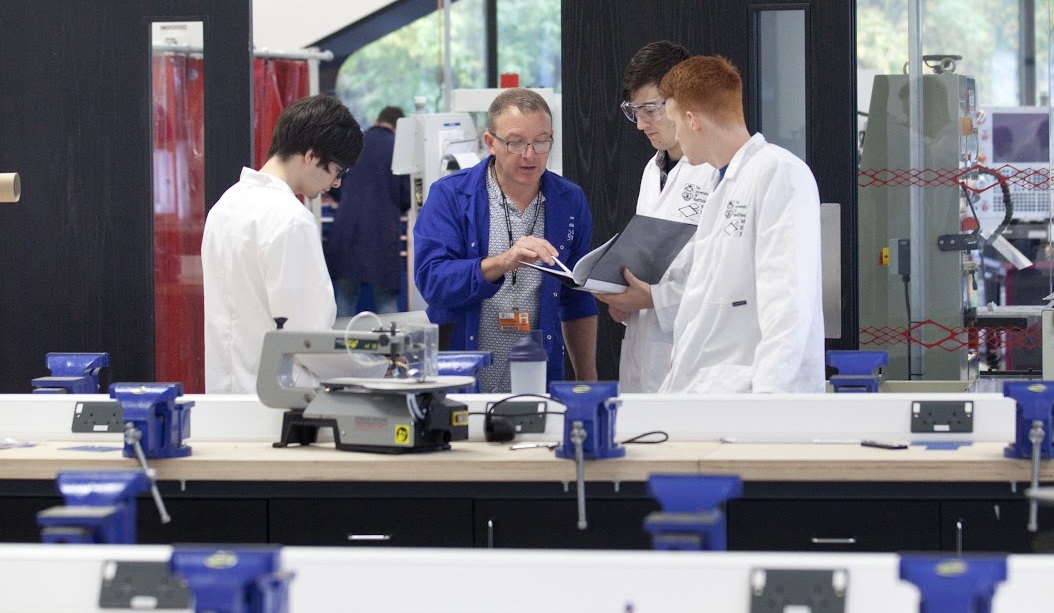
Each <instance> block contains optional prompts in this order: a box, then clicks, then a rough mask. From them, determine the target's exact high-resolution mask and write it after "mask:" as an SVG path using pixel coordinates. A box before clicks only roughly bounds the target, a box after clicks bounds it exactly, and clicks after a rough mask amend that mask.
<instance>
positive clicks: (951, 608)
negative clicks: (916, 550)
mask: <svg viewBox="0 0 1054 613" xmlns="http://www.w3.org/2000/svg"><path fill="white" fill-rule="evenodd" d="M900 578H901V579H903V580H905V581H908V582H910V583H914V584H915V586H916V587H918V588H919V592H920V594H921V596H922V598H921V606H920V607H919V613H960V612H966V611H975V612H976V613H990V611H991V610H992V598H993V597H994V596H995V591H996V589H997V588H998V586H999V584H1000V583H1002V582H1003V581H1006V558H1000V557H996V556H969V557H964V558H941V557H933V556H911V555H902V556H901V557H900Z"/></svg>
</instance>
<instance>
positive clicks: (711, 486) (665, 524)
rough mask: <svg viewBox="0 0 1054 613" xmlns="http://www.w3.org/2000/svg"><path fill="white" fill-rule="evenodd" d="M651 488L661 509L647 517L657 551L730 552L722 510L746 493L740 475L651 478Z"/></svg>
mask: <svg viewBox="0 0 1054 613" xmlns="http://www.w3.org/2000/svg"><path fill="white" fill-rule="evenodd" d="M648 489H649V490H650V491H651V495H652V497H653V498H655V499H656V500H657V501H658V502H659V506H661V507H662V510H661V511H656V512H654V513H650V514H648V516H647V517H645V518H644V529H645V530H646V531H647V532H648V533H649V534H651V538H652V547H653V548H654V549H659V550H698V551H725V550H726V549H728V534H727V533H728V530H727V524H726V518H725V514H724V512H723V511H722V508H721V507H722V505H724V503H725V502H727V501H728V500H730V499H732V498H738V497H739V496H741V495H742V494H743V481H742V479H740V477H739V476H738V475H651V476H650V477H648Z"/></svg>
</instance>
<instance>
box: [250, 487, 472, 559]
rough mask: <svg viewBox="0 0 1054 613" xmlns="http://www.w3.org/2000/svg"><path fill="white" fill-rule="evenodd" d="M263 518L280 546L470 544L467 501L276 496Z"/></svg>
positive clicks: (470, 506) (470, 515)
mask: <svg viewBox="0 0 1054 613" xmlns="http://www.w3.org/2000/svg"><path fill="white" fill-rule="evenodd" d="M269 517H270V532H271V542H272V543H281V544H283V545H332V546H348V545H363V546H371V547H377V546H390V547H471V546H472V502H471V501H470V500H462V499H435V498H407V499H369V498H360V499H346V498H334V499H309V498H289V499H285V498H279V499H272V500H271V501H270V512H269Z"/></svg>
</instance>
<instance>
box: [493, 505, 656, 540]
mask: <svg viewBox="0 0 1054 613" xmlns="http://www.w3.org/2000/svg"><path fill="white" fill-rule="evenodd" d="M658 510H659V505H658V503H656V502H655V501H653V500H638V499H623V500H587V501H586V529H585V530H579V529H578V503H577V502H576V501H575V500H574V499H567V500H479V501H476V530H475V534H476V539H475V540H476V546H477V547H488V546H493V547H527V548H558V549H648V548H650V547H651V538H650V537H649V536H648V534H647V533H646V532H645V531H644V518H645V516H647V515H648V513H651V512H652V511H658Z"/></svg>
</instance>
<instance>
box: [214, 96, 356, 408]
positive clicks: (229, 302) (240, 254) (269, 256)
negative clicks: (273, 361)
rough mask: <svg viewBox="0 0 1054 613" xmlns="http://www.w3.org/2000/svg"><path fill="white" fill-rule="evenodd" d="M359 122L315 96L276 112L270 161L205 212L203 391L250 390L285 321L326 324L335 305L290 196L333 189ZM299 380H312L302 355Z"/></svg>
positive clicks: (313, 226) (307, 224)
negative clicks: (266, 347) (267, 343)
mask: <svg viewBox="0 0 1054 613" xmlns="http://www.w3.org/2000/svg"><path fill="white" fill-rule="evenodd" d="M361 151H362V130H361V129H360V128H359V124H358V122H356V121H355V118H354V117H353V116H352V115H351V113H350V112H349V111H348V109H347V107H345V106H344V105H343V104H342V103H341V102H340V101H339V100H337V99H336V98H334V97H332V96H313V97H310V98H304V99H302V100H299V101H297V102H295V103H294V104H292V105H290V106H289V107H288V108H286V109H285V111H283V112H282V114H281V115H280V116H279V118H278V124H277V125H276V127H275V130H274V133H273V135H272V138H271V149H270V152H269V154H268V160H267V162H266V163H265V164H264V165H263V167H262V168H261V169H260V170H259V171H256V170H253V169H251V168H243V169H242V173H241V179H240V180H239V181H238V183H236V184H235V185H234V186H233V187H231V188H230V189H228V190H227V191H226V192H225V193H224V194H223V196H222V197H220V199H219V200H218V201H217V202H216V204H215V206H213V207H212V209H211V210H210V211H209V214H208V217H207V219H206V220H205V232H204V236H203V238H202V242H201V265H202V269H203V273H204V292H205V391H206V392H208V393H216V392H220V393H223V392H226V393H255V391H256V377H257V373H258V371H259V365H260V350H261V348H262V346H263V337H264V334H265V333H266V332H268V331H269V330H273V329H275V318H276V317H285V318H287V322H286V324H285V327H286V328H290V329H296V330H326V329H329V328H331V327H332V326H333V322H334V320H335V318H336V305H335V304H334V301H333V287H332V285H331V283H330V279H329V272H328V271H327V269H326V262H325V259H324V258H323V256H322V241H321V238H320V235H319V229H318V225H317V223H316V221H315V217H314V215H312V214H311V211H309V210H308V209H307V208H306V207H305V206H304V205H303V204H302V203H301V201H300V200H299V199H298V198H297V197H296V196H297V194H299V195H303V196H306V197H308V198H315V197H318V195H319V194H321V193H322V192H324V191H326V190H328V189H330V188H333V187H339V186H340V183H341V178H342V177H343V176H344V174H345V173H346V172H347V170H348V169H349V168H351V167H352V166H353V165H354V164H355V162H356V160H358V158H359V153H360V152H361ZM294 378H295V380H296V381H295V382H296V384H297V385H304V386H313V385H315V384H317V380H316V379H315V377H314V375H313V373H311V371H309V370H308V369H307V368H306V367H305V366H304V365H303V364H302V363H299V362H298V363H297V364H296V365H295V367H294Z"/></svg>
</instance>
